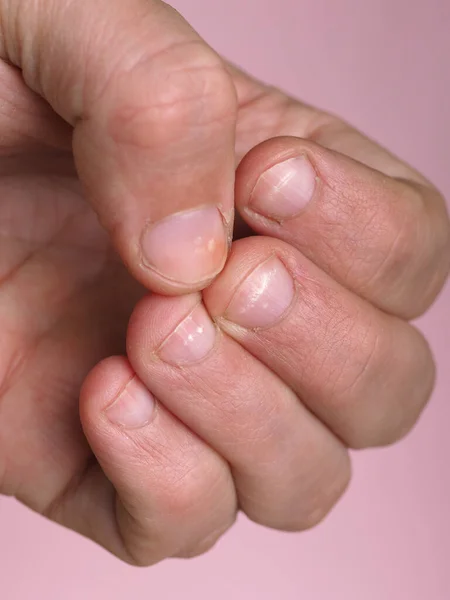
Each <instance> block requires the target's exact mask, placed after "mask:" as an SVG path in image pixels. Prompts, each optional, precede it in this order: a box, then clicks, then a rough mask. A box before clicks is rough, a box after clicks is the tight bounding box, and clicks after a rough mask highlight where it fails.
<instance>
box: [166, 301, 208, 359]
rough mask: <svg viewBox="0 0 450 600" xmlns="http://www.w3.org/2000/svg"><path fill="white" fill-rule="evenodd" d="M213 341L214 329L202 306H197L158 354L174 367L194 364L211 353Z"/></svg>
mask: <svg viewBox="0 0 450 600" xmlns="http://www.w3.org/2000/svg"><path fill="white" fill-rule="evenodd" d="M215 339H216V328H215V326H214V324H213V322H212V321H211V319H210V317H209V315H208V313H207V312H206V309H205V308H204V306H203V305H202V304H199V305H198V306H197V307H196V308H194V310H193V311H192V312H191V314H190V315H189V316H187V317H186V318H185V319H184V321H182V322H181V323H180V324H179V325H178V327H177V328H176V329H175V331H174V332H173V333H172V334H171V335H170V336H169V337H168V338H167V339H166V341H165V342H164V343H163V344H162V346H161V347H160V349H159V352H158V354H159V356H160V358H161V359H162V360H164V361H165V362H168V363H171V364H174V365H183V364H189V363H195V362H198V361H200V360H202V359H203V358H205V356H207V355H208V354H209V353H210V352H211V350H212V349H213V347H214V343H215Z"/></svg>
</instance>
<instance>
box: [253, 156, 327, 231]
mask: <svg viewBox="0 0 450 600" xmlns="http://www.w3.org/2000/svg"><path fill="white" fill-rule="evenodd" d="M316 178H317V174H316V172H315V170H314V169H313V167H312V165H311V163H310V162H309V160H308V159H307V158H306V156H298V157H296V158H291V159H289V160H286V161H284V162H281V163H278V164H276V165H274V166H273V167H272V168H270V169H268V170H267V171H266V172H265V173H263V174H262V175H261V177H260V178H259V180H258V181H257V183H256V186H255V188H254V189H253V192H252V195H251V198H250V201H249V207H250V208H251V209H252V210H254V211H255V212H257V213H260V214H262V215H265V216H268V217H275V218H276V217H278V218H281V219H287V218H289V217H294V216H295V215H297V214H298V213H299V212H301V211H302V210H303V209H304V208H305V207H306V206H307V204H308V203H309V202H310V200H311V199H312V197H313V195H314V191H315V189H316Z"/></svg>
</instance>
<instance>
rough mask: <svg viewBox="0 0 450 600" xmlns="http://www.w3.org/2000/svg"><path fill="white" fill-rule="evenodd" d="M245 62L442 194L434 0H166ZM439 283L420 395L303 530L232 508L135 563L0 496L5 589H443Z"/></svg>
mask: <svg viewBox="0 0 450 600" xmlns="http://www.w3.org/2000/svg"><path fill="white" fill-rule="evenodd" d="M174 4H175V6H176V7H177V8H178V9H179V10H180V11H181V12H182V13H183V14H184V15H185V16H186V17H187V18H188V19H189V20H190V21H191V23H192V24H193V25H194V26H195V27H196V28H197V29H199V31H200V32H201V33H202V34H203V35H204V36H205V37H206V38H207V40H208V41H210V42H211V44H212V45H214V47H216V48H217V49H218V50H220V51H221V52H223V53H224V54H226V55H227V56H228V57H229V58H231V59H232V60H234V61H235V62H237V63H239V64H241V65H242V66H244V67H245V68H246V69H247V70H250V71H252V72H254V73H255V74H257V75H259V76H261V77H263V78H264V79H266V80H268V81H270V82H274V83H277V84H279V85H281V86H283V87H285V88H286V89H288V90H289V91H290V92H293V93H295V94H297V95H298V96H301V97H302V98H304V99H306V100H307V101H309V102H314V103H316V104H318V105H321V106H323V107H325V108H327V109H330V110H333V111H334V112H338V113H340V114H341V115H343V116H344V117H346V118H347V119H348V120H351V121H352V122H353V123H355V124H356V125H358V126H359V127H360V128H362V129H363V130H365V131H366V132H367V133H369V134H370V135H371V136H373V137H375V138H376V139H378V140H380V141H382V142H383V144H384V145H387V146H389V147H390V148H392V149H393V150H394V151H395V152H396V153H398V154H400V155H401V156H402V157H404V158H406V159H407V160H408V161H409V162H411V163H413V164H414V165H415V166H416V167H418V168H420V169H421V170H422V171H423V172H424V173H425V174H426V175H428V176H429V177H430V178H432V179H433V180H434V181H435V182H436V183H437V185H438V186H440V188H441V189H442V191H443V192H444V193H446V195H447V197H450V168H449V158H450V150H449V139H450V109H449V101H448V94H449V92H450V3H449V1H448V0H422V1H420V0H339V1H337V0H310V1H309V2H308V1H307V0H264V1H263V0H177V1H176V2H175V3H174ZM449 302H450V287H449V286H447V289H446V291H445V292H444V294H443V295H442V296H441V298H440V299H439V301H438V302H437V304H436V305H435V307H434V308H433V310H432V311H431V312H430V313H429V315H427V316H426V318H424V319H422V320H421V323H420V326H421V327H422V328H423V330H424V331H425V332H426V333H427V335H428V337H429V339H430V341H431V343H432V346H433V348H434V351H435V353H436V356H437V360H438V363H439V367H440V371H439V381H438V386H437V389H436V392H435V394H434V397H433V401H432V403H431V405H430V407H429V409H428V410H427V412H426V413H425V415H424V418H423V419H422V421H421V423H420V425H419V426H418V427H417V428H416V430H415V431H414V433H413V434H412V435H411V436H410V437H409V438H408V439H407V440H406V441H405V442H403V443H402V444H400V445H399V446H397V447H395V448H390V449H387V450H382V451H373V452H372V451H371V452H366V453H363V454H361V455H358V456H357V457H356V458H355V474H354V481H353V485H352V487H351V490H350V492H349V493H348V494H347V496H346V497H345V499H344V501H343V502H342V503H341V504H340V505H339V506H338V508H337V509H336V510H335V511H334V513H333V514H332V515H331V516H330V517H329V518H328V520H327V521H326V522H325V523H324V524H323V525H322V526H320V527H319V528H318V529H316V530H315V531H313V532H310V533H307V534H298V535H297V534H295V535H292V534H289V535H286V534H280V533H275V532H271V531H268V530H265V529H263V528H260V527H256V526H254V525H252V524H250V523H249V522H247V521H246V520H245V519H244V518H241V519H240V521H239V523H238V525H237V526H236V527H235V528H234V529H233V530H232V531H231V532H230V533H229V534H228V535H227V536H226V537H225V538H224V539H223V541H222V542H221V543H220V544H219V545H218V546H217V547H216V548H215V549H214V550H213V551H212V552H211V553H209V554H208V555H206V556H204V557H201V558H199V559H195V560H192V561H189V562H183V561H170V562H166V563H164V564H162V565H160V566H157V567H154V568H152V569H148V570H138V569H134V568H132V567H128V566H125V565H122V564H120V563H119V562H118V561H117V560H116V559H114V558H112V557H110V556H109V555H108V554H106V552H104V551H102V550H101V549H99V548H97V547H96V546H94V545H93V544H91V543H90V542H88V541H85V540H83V539H81V538H79V537H78V536H76V535H75V534H73V533H71V532H66V531H64V530H63V529H61V528H59V527H57V526H55V525H53V524H51V523H48V522H46V521H44V520H43V519H41V518H40V517H37V516H35V515H33V514H32V513H30V512H29V511H28V510H26V509H25V508H22V507H21V506H19V505H17V504H16V503H15V502H14V501H12V500H9V499H0V531H1V547H0V559H1V561H0V565H1V566H0V577H1V580H0V594H1V597H2V599H4V600H16V599H17V600H25V599H33V600H34V599H41V598H42V599H46V600H72V599H73V600H75V599H77V600H79V599H81V598H83V599H84V598H86V599H88V600H89V599H91V598H92V599H98V600H102V599H103V598H105V599H108V600H116V599H124V598H130V599H133V600H140V599H144V598H145V599H146V598H152V599H157V600H164V599H170V600H172V599H173V600H174V599H176V598H179V597H182V598H183V599H185V600H187V599H195V600H206V599H208V600H211V599H214V600H222V599H225V598H226V599H227V600H228V599H229V598H231V597H234V598H239V599H241V598H242V599H253V598H255V599H258V600H265V599H278V598H280V599H281V598H282V599H283V600H290V599H294V598H295V599H297V598H304V599H305V600H391V599H392V600H394V599H395V600H425V599H426V600H448V599H449V598H450V568H449V567H450V468H449V460H450V435H449V427H450V403H449V402H448V395H449V392H450V368H449V367H450V364H449V355H450V310H449V308H448V305H449Z"/></svg>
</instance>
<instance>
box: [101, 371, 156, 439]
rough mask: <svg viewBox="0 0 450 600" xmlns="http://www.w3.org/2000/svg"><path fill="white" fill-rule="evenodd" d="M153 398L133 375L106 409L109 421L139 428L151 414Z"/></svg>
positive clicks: (149, 419)
mask: <svg viewBox="0 0 450 600" xmlns="http://www.w3.org/2000/svg"><path fill="white" fill-rule="evenodd" d="M154 408H155V400H154V398H153V396H152V394H151V393H150V392H149V391H148V389H147V388H146V387H145V385H144V384H143V383H142V382H141V381H140V380H139V379H138V378H137V377H134V378H133V379H132V380H131V381H130V382H129V383H128V384H127V385H126V387H125V388H124V389H123V390H122V392H121V393H120V394H119V396H118V397H117V398H116V400H115V401H114V402H113V404H111V406H109V407H108V408H107V409H106V415H107V416H108V418H109V420H110V421H111V423H114V425H119V426H120V427H125V428H126V429H140V428H141V427H144V426H145V425H147V424H148V423H149V422H150V421H151V418H152V416H153V411H154Z"/></svg>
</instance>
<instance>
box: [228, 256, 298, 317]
mask: <svg viewBox="0 0 450 600" xmlns="http://www.w3.org/2000/svg"><path fill="white" fill-rule="evenodd" d="M294 295H295V287H294V281H293V279H292V277H291V276H290V274H289V272H288V270H287V269H286V267H285V266H284V265H283V263H282V262H281V260H279V259H278V258H275V257H274V258H270V259H269V260H267V261H266V262H265V263H263V264H262V265H260V266H259V267H257V268H256V269H255V270H254V271H253V272H252V273H251V274H250V275H249V276H248V277H247V279H246V280H245V281H244V282H243V283H242V284H241V286H240V287H239V288H238V290H237V291H236V293H235V294H234V296H233V298H232V300H231V302H230V304H229V306H228V308H227V310H226V314H225V318H226V319H229V320H230V321H233V322H234V323H236V324H237V325H241V326H242V327H247V328H249V329H250V328H256V327H269V326H271V325H274V324H275V323H276V322H277V321H279V320H280V319H281V317H282V316H283V315H284V313H285V312H286V311H287V309H288V308H289V307H290V305H291V304H292V302H293V300H294Z"/></svg>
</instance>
